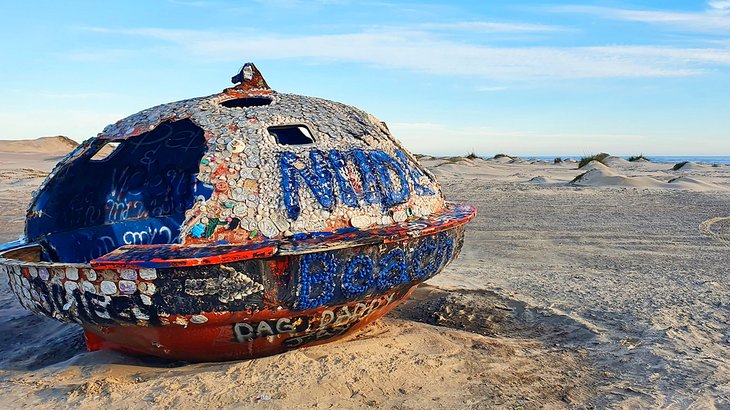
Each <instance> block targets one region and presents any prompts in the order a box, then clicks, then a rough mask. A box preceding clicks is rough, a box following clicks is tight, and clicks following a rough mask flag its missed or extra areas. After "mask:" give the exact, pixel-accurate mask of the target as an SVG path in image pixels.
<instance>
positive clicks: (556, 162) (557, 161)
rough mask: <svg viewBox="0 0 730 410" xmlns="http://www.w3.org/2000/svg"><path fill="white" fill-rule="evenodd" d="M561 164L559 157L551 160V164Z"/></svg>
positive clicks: (561, 160)
mask: <svg viewBox="0 0 730 410" xmlns="http://www.w3.org/2000/svg"><path fill="white" fill-rule="evenodd" d="M562 163H563V159H562V158H560V157H555V159H554V160H553V164H562Z"/></svg>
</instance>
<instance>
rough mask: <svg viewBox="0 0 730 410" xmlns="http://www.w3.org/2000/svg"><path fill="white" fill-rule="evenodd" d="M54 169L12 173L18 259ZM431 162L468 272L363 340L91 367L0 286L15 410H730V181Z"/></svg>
mask: <svg viewBox="0 0 730 410" xmlns="http://www.w3.org/2000/svg"><path fill="white" fill-rule="evenodd" d="M54 155H55V154H54ZM54 155H51V154H48V153H36V154H17V153H2V154H0V161H1V162H0V164H2V165H0V204H2V207H0V239H2V240H3V241H7V240H13V239H16V238H17V237H18V235H19V234H20V233H21V232H22V227H23V220H24V213H25V207H26V205H27V202H28V200H29V198H30V194H31V191H32V190H33V189H34V188H35V187H36V186H37V185H38V184H39V183H40V181H41V180H42V178H41V176H42V175H44V174H45V173H46V172H48V170H49V169H50V167H51V166H52V165H53V163H54ZM55 159H56V160H57V157H55ZM422 162H423V163H424V164H425V165H426V166H428V167H429V168H430V169H431V170H432V171H433V172H434V173H435V174H436V175H437V176H438V178H439V180H440V181H441V182H442V185H443V189H444V192H445V194H446V195H447V197H448V198H449V199H451V200H455V201H463V202H468V203H471V204H473V205H475V206H477V208H478V209H479V212H480V214H479V216H478V217H477V218H476V219H475V221H474V222H473V223H472V224H470V225H469V228H468V230H467V236H466V242H465V246H464V249H463V251H462V254H461V256H460V258H459V259H458V260H457V261H456V262H454V263H453V264H452V265H450V266H449V267H447V268H446V270H445V271H444V272H443V273H442V274H440V275H437V276H436V277H435V278H434V279H432V280H430V281H429V283H428V285H427V286H422V287H421V288H420V289H419V290H418V291H417V292H416V293H415V294H414V295H413V297H412V298H411V299H409V300H408V301H407V303H405V304H404V305H402V306H401V307H399V308H398V309H396V310H395V311H394V312H392V313H391V314H389V315H388V316H387V317H385V318H384V319H382V320H380V321H378V322H377V323H376V324H374V325H372V326H370V327H368V328H367V329H366V330H365V331H364V332H362V333H360V334H358V335H356V336H354V337H351V338H350V339H347V340H345V341H341V342H335V343H331V344H328V345H323V346H317V347H311V348H307V349H301V350H298V351H292V352H289V353H286V354H282V355H278V356H273V357H269V358H264V359H258V360H252V361H240V362H228V363H200V364H187V363H169V362H164V361H160V360H154V359H149V358H137V357H131V356H126V355H123V354H120V353H115V352H109V351H101V352H93V353H88V352H85V351H84V346H83V339H82V336H81V332H80V329H79V328H78V327H76V326H73V325H66V324H61V323H57V322H55V321H53V320H50V319H46V318H41V317H36V316H33V315H32V314H30V313H28V312H26V311H24V310H23V309H22V308H21V307H20V306H19V304H18V303H17V302H16V301H15V300H14V297H13V296H12V295H11V294H10V293H9V291H8V286H7V281H6V279H2V280H0V302H2V303H0V312H1V313H2V314H1V315H0V338H2V343H0V350H1V352H2V353H1V354H0V399H2V402H3V404H4V406H6V407H10V408H16V407H40V408H59V407H81V408H99V407H100V406H110V407H113V408H139V407H141V406H154V407H168V408H169V407H177V408H211V407H221V408H240V407H254V406H255V407H261V408H292V407H297V408H299V407H305V408H306V407H317V408H328V407H336V408H341V407H345V408H365V407H386V408H393V407H394V408H455V407H459V408H464V407H467V408H495V407H497V408H525V409H529V408H543V407H549V408H576V407H577V408H584V407H599V408H603V407H619V408H621V407H623V408H635V407H650V408H653V407H672V406H674V407H676V408H686V407H691V406H694V407H696V408H712V407H718V408H721V407H727V406H730V330H728V323H730V305H729V304H728V301H729V300H730V286H728V283H727V279H726V277H727V275H726V272H727V266H728V262H730V256H729V255H730V254H729V251H730V247H729V246H730V167H727V166H721V167H712V166H706V165H701V164H697V165H696V166H692V167H689V168H688V169H684V168H683V169H681V170H678V171H673V170H672V165H673V164H656V163H651V162H628V161H623V162H622V161H608V162H609V163H610V164H611V166H609V167H601V166H595V169H594V170H591V171H589V172H593V173H596V174H597V175H594V176H592V177H591V178H590V180H588V179H587V180H586V181H590V183H583V184H581V183H580V182H578V183H575V182H573V183H571V181H573V180H574V179H575V178H576V177H578V176H579V175H581V174H584V173H585V172H587V170H586V169H580V170H579V169H577V164H576V163H575V162H569V161H566V162H564V163H561V164H553V163H552V162H546V161H527V160H520V161H516V160H515V161H512V160H506V159H504V158H502V159H499V160H483V159H460V158H449V159H439V158H430V157H424V158H422ZM586 181H584V182H586ZM670 181H671V182H670Z"/></svg>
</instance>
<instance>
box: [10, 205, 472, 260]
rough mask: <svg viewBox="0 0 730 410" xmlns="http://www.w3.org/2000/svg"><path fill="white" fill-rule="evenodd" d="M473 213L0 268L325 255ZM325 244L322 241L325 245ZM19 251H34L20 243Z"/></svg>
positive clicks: (407, 235) (418, 233) (448, 211)
mask: <svg viewBox="0 0 730 410" xmlns="http://www.w3.org/2000/svg"><path fill="white" fill-rule="evenodd" d="M476 213H477V211H476V208H474V207H472V206H469V205H462V204H453V203H447V204H446V206H445V207H444V209H443V210H442V211H440V212H437V213H435V214H432V215H430V216H428V217H424V218H419V219H415V220H412V221H406V222H401V223H397V224H393V225H390V226H385V227H378V228H373V229H367V230H353V231H351V232H346V233H337V234H328V235H311V236H309V237H307V238H303V239H300V238H287V239H285V240H272V241H264V242H257V243H250V244H245V245H229V244H221V245H212V246H211V245H180V244H173V245H170V244H163V245H125V246H122V247H120V248H117V249H116V250H114V251H112V252H110V253H108V254H106V255H104V256H102V257H100V258H97V259H94V260H92V261H91V262H90V263H88V264H85V263H63V262H41V261H37V262H36V261H34V262H27V261H21V260H17V259H10V258H3V255H5V254H7V253H8V252H11V251H17V250H18V249H19V248H20V247H17V248H11V249H8V250H6V251H4V252H1V253H0V264H2V265H14V266H21V267H22V266H44V267H78V268H94V269H134V268H169V267H183V266H202V265H214V264H221V263H230V262H237V261H244V260H249V259H259V258H267V257H270V256H273V255H281V256H287V255H299V254H307V253H314V252H322V251H328V250H335V249H342V248H350V247H355V246H364V245H374V244H379V243H390V242H397V241H402V240H406V239H415V238H419V237H422V236H426V235H433V234H435V233H439V232H442V231H445V230H448V229H451V228H454V227H457V226H460V225H464V224H466V223H467V222H469V221H470V220H472V219H473V218H474V217H475V216H476ZM325 239H326V241H325ZM22 246H27V247H30V246H33V244H24V245H22Z"/></svg>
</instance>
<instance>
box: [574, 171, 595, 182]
mask: <svg viewBox="0 0 730 410" xmlns="http://www.w3.org/2000/svg"><path fill="white" fill-rule="evenodd" d="M588 172H591V171H588ZM588 172H584V173H582V174H580V175H578V176H577V177H575V178H573V180H572V181H570V182H569V184H575V183H576V182H580V180H581V179H583V177H584V176H586V174H588Z"/></svg>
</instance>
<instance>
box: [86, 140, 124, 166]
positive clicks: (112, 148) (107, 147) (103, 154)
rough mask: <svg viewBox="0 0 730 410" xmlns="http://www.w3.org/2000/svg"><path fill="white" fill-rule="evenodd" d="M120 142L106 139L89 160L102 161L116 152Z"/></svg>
mask: <svg viewBox="0 0 730 410" xmlns="http://www.w3.org/2000/svg"><path fill="white" fill-rule="evenodd" d="M120 144H121V143H120V142H115V141H108V142H107V143H106V144H104V145H102V146H101V147H100V148H99V149H98V150H97V151H96V153H95V154H94V155H93V156H92V157H91V161H104V160H105V159H107V158H109V157H111V155H112V154H114V153H115V152H117V149H118V148H119V145H120Z"/></svg>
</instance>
